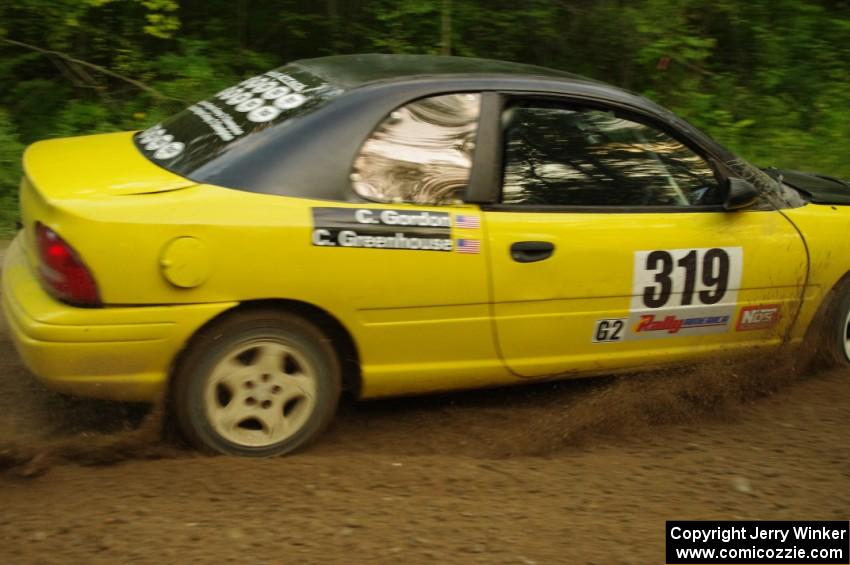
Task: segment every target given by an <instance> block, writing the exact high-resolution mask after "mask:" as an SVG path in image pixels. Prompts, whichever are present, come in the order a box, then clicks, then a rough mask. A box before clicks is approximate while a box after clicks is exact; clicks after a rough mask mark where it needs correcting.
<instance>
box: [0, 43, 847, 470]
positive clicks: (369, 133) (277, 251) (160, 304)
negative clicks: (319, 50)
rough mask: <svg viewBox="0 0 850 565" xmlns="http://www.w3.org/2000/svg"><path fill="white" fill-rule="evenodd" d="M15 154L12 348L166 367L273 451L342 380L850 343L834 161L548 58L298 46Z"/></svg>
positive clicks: (54, 372)
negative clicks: (568, 70)
mask: <svg viewBox="0 0 850 565" xmlns="http://www.w3.org/2000/svg"><path fill="white" fill-rule="evenodd" d="M24 165H25V178H24V179H23V181H22V184H21V192H20V197H21V208H22V218H23V230H22V231H21V233H20V234H19V235H18V237H17V239H16V240H15V241H14V243H13V244H12V247H11V248H10V249H9V251H8V253H7V257H6V260H5V265H4V267H3V292H2V300H3V307H4V311H5V313H6V317H7V320H8V323H9V325H10V327H11V331H12V336H13V338H14V341H15V344H16V346H17V348H18V351H19V352H20V354H21V356H22V357H23V359H24V361H25V362H26V364H27V365H28V366H29V367H30V369H31V370H32V371H33V372H34V373H35V374H36V375H37V376H38V377H40V378H41V379H42V380H43V381H44V382H46V383H47V384H48V385H50V386H51V387H54V388H56V389H58V390H62V391H66V392H69V393H73V394H80V395H87V396H96V397H102V398H112V399H119V400H131V401H153V400H155V399H156V398H158V396H159V395H160V394H167V397H168V399H169V401H170V405H171V406H172V407H173V409H174V411H175V414H176V417H177V420H178V421H179V423H180V425H181V426H182V428H183V431H184V432H185V433H186V435H187V436H188V437H189V438H190V439H191V440H192V441H193V442H194V443H195V444H196V445H198V446H200V447H202V448H206V449H208V450H213V451H218V452H222V453H230V454H239V455H260V456H264V455H274V454H280V453H285V452H288V451H291V450H293V449H296V448H298V447H300V446H302V445H304V444H305V443H306V442H308V441H309V440H311V439H313V438H315V437H316V436H317V435H318V434H319V433H320V431H321V430H322V428H323V427H324V426H325V425H326V424H327V423H328V421H329V420H330V419H331V418H332V416H333V413H334V411H335V408H336V405H337V400H338V398H339V395H340V393H341V391H342V390H345V389H347V390H349V391H351V392H352V393H353V394H354V395H356V396H358V397H361V398H371V397H379V396H388V395H399V394H410V393H423V392H431V391H439V390H448V389H459V388H471V387H482V386H490V385H498V384H510V383H518V382H522V381H527V380H532V379H542V378H552V377H563V376H572V375H589V374H594V373H596V374H598V373H610V372H616V371H622V370H630V369H635V368H638V367H648V366H656V365H660V364H666V363H671V362H683V361H693V360H697V359H700V358H710V357H716V356H718V355H720V354H727V353H733V352H741V351H745V350H748V349H751V348H756V347H764V346H780V345H783V344H785V345H799V344H801V343H802V342H803V340H804V338H806V337H807V334H809V337H811V335H810V334H811V332H810V328H811V327H814V325H813V321H814V320H821V319H822V320H824V325H823V327H824V329H823V331H822V332H818V335H817V336H816V341H817V343H818V345H819V346H820V347H822V348H823V350H824V351H825V352H826V353H827V354H828V356H829V357H830V358H831V359H832V361H833V362H835V363H843V364H850V283H848V277H847V274H848V271H850V208H848V207H847V206H848V205H850V186H848V185H847V184H846V183H842V182H840V181H837V180H834V179H830V178H828V177H819V176H814V175H807V174H802V173H797V172H792V171H784V172H783V171H777V170H766V171H763V170H760V169H758V168H756V167H754V166H752V165H750V164H748V163H746V162H745V161H743V160H741V159H739V158H737V157H736V156H735V155H733V154H731V153H730V152H728V151H727V150H725V149H723V148H722V147H720V146H719V145H718V144H717V143H716V142H714V141H712V140H711V139H710V138H708V137H707V136H706V135H704V134H702V133H700V132H699V131H697V130H695V129H694V128H693V127H692V126H690V125H689V124H687V123H686V122H684V121H683V120H681V119H679V118H677V117H675V116H674V115H672V114H671V113H670V112H668V111H666V110H664V109H662V108H660V107H658V106H656V105H655V104H653V103H652V102H650V101H648V100H646V99H643V98H641V97H639V96H636V95H633V94H630V93H627V92H624V91H622V90H619V89H617V88H614V87H611V86H608V85H605V84H602V83H598V82H594V81H590V80H587V79H583V78H581V77H577V76H573V75H569V74H565V73H561V72H557V71H552V70H548V69H543V68H538V67H531V66H525V65H519V64H511V63H502V62H497V61H485V60H474V59H460V58H441V57H416V56H389V55H368V56H345V57H328V58H321V59H312V60H305V61H299V62H295V63H293V64H291V65H288V66H285V67H282V68H280V69H277V70H274V71H270V72H268V73H265V74H263V75H261V76H255V77H252V78H249V79H247V80H245V81H243V82H241V83H240V84H238V85H236V86H234V87H232V88H228V89H226V90H223V91H222V92H219V93H218V94H216V95H215V96H213V97H212V98H210V99H208V100H205V101H203V102H199V103H197V104H194V105H192V106H190V107H189V108H187V109H186V110H184V111H183V112H181V113H179V114H177V115H175V116H173V117H171V118H169V119H167V120H165V121H163V122H162V123H161V124H157V125H155V126H153V127H151V128H150V129H148V130H146V131H143V132H140V133H116V134H107V135H95V136H89V137H78V138H72V139H56V140H51V141H43V142H39V143H36V144H34V145H33V146H31V147H30V148H29V149H28V150H27V152H26V154H25V156H24Z"/></svg>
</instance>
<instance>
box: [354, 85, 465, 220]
mask: <svg viewBox="0 0 850 565" xmlns="http://www.w3.org/2000/svg"><path fill="white" fill-rule="evenodd" d="M480 108H481V95H480V94H447V95H442V96H434V97H431V98H425V99H422V100H417V101H416V102H412V103H410V104H407V105H406V106H402V107H401V108H398V109H397V110H395V111H393V112H392V113H391V114H390V115H389V116H387V118H386V119H384V121H383V122H382V123H381V124H380V125H379V126H378V128H377V129H376V130H375V131H374V132H373V133H372V135H371V136H370V137H369V139H368V140H366V142H365V143H364V144H363V147H362V148H361V150H360V155H358V157H357V159H356V160H355V161H354V168H353V171H352V175H351V179H352V182H353V185H354V190H355V191H356V192H357V194H359V195H360V196H362V197H363V198H366V199H368V200H373V201H376V202H408V203H414V204H450V203H452V202H455V201H457V200H460V199H462V197H463V191H464V189H465V188H466V185H467V183H468V182H469V173H470V171H471V169H472V152H473V149H474V147H475V134H476V132H477V130H478V115H479V111H480Z"/></svg>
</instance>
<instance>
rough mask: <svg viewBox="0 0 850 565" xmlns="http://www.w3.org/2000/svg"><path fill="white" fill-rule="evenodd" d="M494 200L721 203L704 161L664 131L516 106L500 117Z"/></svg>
mask: <svg viewBox="0 0 850 565" xmlns="http://www.w3.org/2000/svg"><path fill="white" fill-rule="evenodd" d="M502 121H503V127H504V139H505V153H504V155H505V169H504V181H503V195H502V202H503V203H505V204H520V205H556V206H706V205H715V204H720V203H721V202H722V194H720V192H721V191H720V190H719V187H718V183H717V180H716V178H715V176H714V172H713V170H712V168H711V166H710V165H709V164H708V162H707V161H706V160H705V159H703V158H702V157H701V156H699V155H697V154H696V153H694V152H693V151H692V150H691V149H690V148H688V147H687V146H685V145H683V144H682V143H681V142H679V141H678V140H676V139H674V138H673V137H671V136H669V135H668V134H666V133H664V132H662V131H660V130H657V129H655V128H654V127H650V126H647V125H645V124H641V123H638V122H635V121H631V120H629V119H625V118H623V117H620V116H618V115H616V114H615V113H614V112H608V111H603V110H596V109H580V108H571V107H567V106H563V105H557V104H553V103H548V102H533V103H521V104H517V105H515V106H513V107H509V108H508V109H506V110H505V113H504V114H503V116H502Z"/></svg>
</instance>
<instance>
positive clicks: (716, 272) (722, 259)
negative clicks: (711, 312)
mask: <svg viewBox="0 0 850 565" xmlns="http://www.w3.org/2000/svg"><path fill="white" fill-rule="evenodd" d="M742 263H743V252H742V250H741V248H740V247H706V248H699V249H667V250H654V251H637V252H636V253H635V265H634V283H633V287H632V304H631V310H632V311H633V312H634V311H635V310H647V309H656V308H678V307H681V306H711V305H714V304H730V303H731V304H734V303H735V302H736V301H737V298H738V287H739V286H740V284H741V267H742Z"/></svg>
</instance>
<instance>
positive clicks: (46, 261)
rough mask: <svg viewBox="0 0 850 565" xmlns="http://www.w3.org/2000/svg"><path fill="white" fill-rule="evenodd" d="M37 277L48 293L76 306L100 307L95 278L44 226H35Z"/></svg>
mask: <svg viewBox="0 0 850 565" xmlns="http://www.w3.org/2000/svg"><path fill="white" fill-rule="evenodd" d="M35 238H36V243H37V245H38V255H39V257H40V259H41V264H40V265H39V269H38V270H39V274H40V275H41V282H42V284H43V285H44V287H45V288H46V289H47V291H48V292H49V293H50V294H52V295H53V296H55V297H56V298H58V299H59V300H62V301H64V302H67V303H69V304H73V305H75V306H100V305H101V303H100V295H99V293H98V291H97V283H95V282H94V277H93V276H92V274H91V272H90V271H89V270H88V267H86V265H85V263H83V261H82V259H80V256H79V255H77V252H76V251H74V248H73V247H71V246H70V245H68V243H67V242H66V241H65V240H64V239H62V238H61V237H59V234H57V233H56V232H55V231H53V230H52V229H50V228H48V227H47V226H45V225H43V224H36V225H35Z"/></svg>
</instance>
